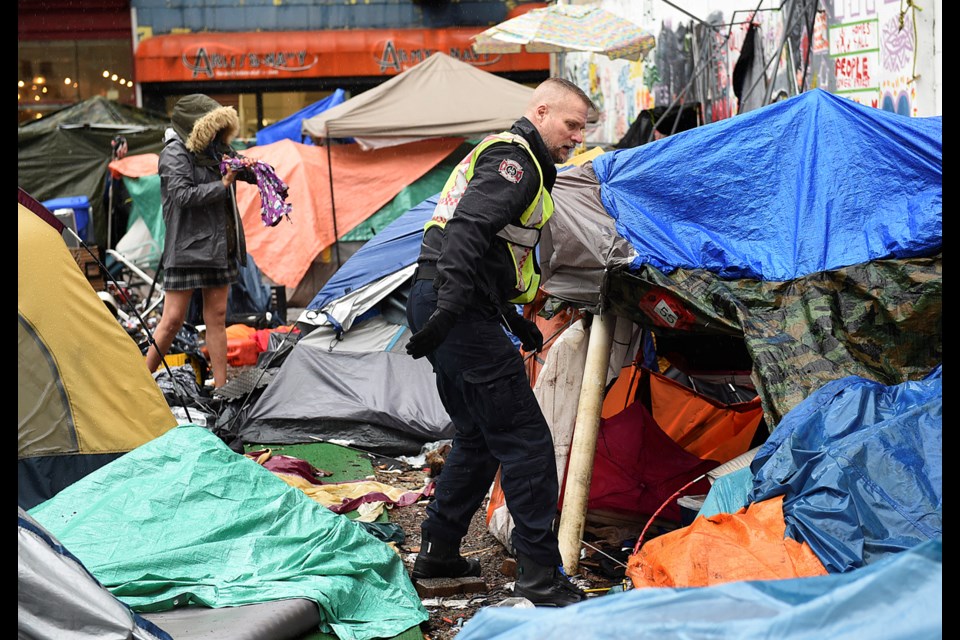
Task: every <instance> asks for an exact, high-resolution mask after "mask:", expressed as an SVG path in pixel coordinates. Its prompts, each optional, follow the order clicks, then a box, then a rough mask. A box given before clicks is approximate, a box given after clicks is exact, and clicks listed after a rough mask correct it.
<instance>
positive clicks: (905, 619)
mask: <svg viewBox="0 0 960 640" xmlns="http://www.w3.org/2000/svg"><path fill="white" fill-rule="evenodd" d="M738 117H739V116H738ZM942 637H943V542H942V540H935V541H930V542H927V543H924V544H922V545H919V546H917V547H916V548H914V549H911V550H909V551H905V552H903V553H899V554H895V555H892V556H889V557H888V558H886V559H885V560H884V561H882V562H878V563H877V564H874V565H871V566H869V567H864V568H861V569H857V570H855V571H851V572H850V573H844V574H830V575H825V576H816V577H813V578H792V579H789V580H767V581H755V582H729V583H725V584H721V585H716V586H712V587H701V588H687V589H667V588H662V589H660V588H646V589H634V590H631V591H627V592H625V593H618V594H611V595H607V596H603V597H599V598H594V599H590V600H587V601H586V602H583V603H580V604H576V605H572V606H569V607H564V608H563V609H546V608H535V609H516V608H497V607H487V608H485V609H482V610H480V612H479V613H477V615H476V616H474V617H473V619H472V620H470V621H469V622H467V623H466V624H465V625H464V627H463V630H462V631H461V632H460V633H459V634H458V635H457V640H481V639H482V640H543V638H590V640H607V639H609V640H624V639H625V638H683V639H684V640H700V639H703V640H727V639H729V640H741V639H742V638H753V639H759V638H770V639H776V640H800V639H804V640H806V639H810V640H815V639H816V640H819V639H821V638H829V639H830V640H861V639H862V638H883V639H884V640H901V639H902V640H917V638H942Z"/></svg>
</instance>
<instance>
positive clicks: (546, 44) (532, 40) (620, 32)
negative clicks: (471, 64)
mask: <svg viewBox="0 0 960 640" xmlns="http://www.w3.org/2000/svg"><path fill="white" fill-rule="evenodd" d="M654 44H655V39H654V37H653V35H651V34H650V33H648V32H646V31H644V30H643V29H642V28H641V27H640V26H639V25H637V24H635V23H633V22H631V21H629V20H627V19H625V18H621V17H620V16H618V15H616V14H614V13H610V12H609V11H606V10H604V9H601V8H599V7H597V6H595V5H569V4H554V5H550V6H547V7H543V8H539V9H531V10H530V11H528V12H526V13H524V14H522V15H519V16H517V17H516V18H511V19H509V20H506V21H505V22H501V23H500V24H498V25H495V26H493V27H490V28H489V29H487V30H486V31H484V32H482V33H479V34H477V35H476V36H474V43H473V50H474V51H475V52H476V53H519V52H520V51H522V50H524V49H525V50H526V51H527V52H529V53H563V52H569V51H584V52H593V53H599V54H603V55H605V56H607V57H608V58H613V59H617V58H624V59H627V60H634V61H636V60H640V59H641V58H643V57H644V56H645V55H646V54H647V52H649V51H650V50H651V49H653V47H654Z"/></svg>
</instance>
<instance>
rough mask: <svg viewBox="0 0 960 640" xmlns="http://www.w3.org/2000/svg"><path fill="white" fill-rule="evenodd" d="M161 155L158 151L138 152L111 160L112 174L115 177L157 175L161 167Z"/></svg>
mask: <svg viewBox="0 0 960 640" xmlns="http://www.w3.org/2000/svg"><path fill="white" fill-rule="evenodd" d="M159 164H160V156H159V155H158V154H156V153H137V154H134V155H132V156H124V157H123V158H119V159H117V160H113V161H111V162H110V165H109V167H110V174H111V175H112V176H113V177H114V178H119V177H121V176H126V177H127V178H142V177H144V176H155V175H157V172H158V171H159V170H160V169H159Z"/></svg>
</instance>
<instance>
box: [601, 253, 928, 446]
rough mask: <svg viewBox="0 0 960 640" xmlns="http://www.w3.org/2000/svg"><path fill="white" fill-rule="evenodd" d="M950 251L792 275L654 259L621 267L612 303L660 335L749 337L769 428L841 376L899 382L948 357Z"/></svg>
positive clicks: (613, 280) (612, 285)
mask: <svg viewBox="0 0 960 640" xmlns="http://www.w3.org/2000/svg"><path fill="white" fill-rule="evenodd" d="M942 276H943V273H942V254H937V255H936V256H933V257H928V258H912V259H905V260H877V261H873V262H867V263H863V264H858V265H853V266H850V267H846V268H843V269H836V270H833V271H824V272H821V273H815V274H812V275H809V276H806V277H802V278H798V279H796V280H791V281H786V282H771V281H758V280H724V279H721V278H720V277H718V276H717V275H716V274H714V273H711V272H709V271H705V270H700V269H696V270H685V269H677V270H675V271H673V272H672V273H671V274H670V275H669V276H666V275H664V274H663V273H662V272H660V271H658V270H657V269H655V268H653V267H650V266H645V267H644V268H643V269H641V270H640V271H638V272H627V271H621V272H617V273H613V274H611V276H610V278H609V279H608V281H607V283H606V291H605V293H606V295H607V298H608V300H609V302H610V305H611V307H610V308H611V310H612V311H613V312H614V313H616V314H617V315H625V316H628V317H631V318H632V319H634V320H635V321H636V322H638V323H641V324H647V325H649V324H651V323H652V324H653V325H654V326H655V327H656V331H657V333H658V334H664V335H670V334H677V333H679V332H686V331H690V330H694V331H696V332H700V333H714V334H717V335H737V334H740V335H742V336H743V339H744V343H745V344H746V348H747V351H748V352H749V354H750V356H751V358H752V359H753V372H752V378H753V381H754V384H755V385H756V387H757V391H758V393H759V394H760V397H761V400H762V402H763V407H764V414H765V418H766V421H767V425H768V427H769V428H770V429H771V430H772V429H773V428H774V427H775V426H776V425H777V423H779V421H780V419H781V418H782V417H783V416H784V414H786V413H787V412H788V411H790V409H792V408H793V407H795V406H796V405H797V404H798V403H799V402H800V401H802V400H803V399H804V398H806V397H807V396H808V395H810V394H811V393H812V392H813V391H815V390H816V389H818V388H819V387H821V386H823V385H824V384H826V383H827V382H830V381H831V380H836V379H839V378H842V377H845V376H853V375H855V376H861V377H865V378H869V379H872V380H876V381H878V382H881V383H883V384H888V385H893V384H898V383H901V382H904V381H906V380H917V379H920V378H922V377H924V376H926V375H927V374H928V373H929V372H930V371H931V370H932V369H933V368H934V367H936V366H937V365H939V364H941V363H942V361H943V331H942V330H943V325H942V312H943V301H942V286H943V277H942Z"/></svg>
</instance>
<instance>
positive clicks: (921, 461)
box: [749, 367, 943, 573]
mask: <svg viewBox="0 0 960 640" xmlns="http://www.w3.org/2000/svg"><path fill="white" fill-rule="evenodd" d="M941 371H942V367H937V369H936V370H935V372H934V375H931V376H928V377H927V378H926V379H924V380H919V381H908V382H904V383H901V384H899V385H894V386H886V385H883V384H879V383H877V382H873V381H871V380H866V379H864V378H860V377H856V376H851V377H847V378H842V379H840V380H834V381H833V382H829V383H827V384H825V385H824V386H823V387H821V388H820V389H818V390H817V391H815V392H814V393H813V394H811V395H810V396H809V397H807V398H806V399H805V400H804V401H803V402H801V403H800V404H799V405H797V406H796V407H795V408H794V409H793V410H792V411H790V412H789V413H788V414H787V415H786V416H784V418H783V420H782V421H781V422H780V424H779V425H777V428H776V429H775V430H774V431H773V433H772V434H771V436H770V438H769V439H768V440H767V442H766V443H765V444H764V445H763V446H762V447H761V448H760V450H759V451H758V452H757V455H756V457H755V458H754V460H753V462H752V464H751V470H752V471H753V474H754V488H753V491H752V492H751V493H750V496H749V500H750V501H751V502H759V501H761V500H767V499H769V498H772V497H774V496H778V495H781V494H782V495H783V496H784V500H783V513H784V521H785V522H786V525H787V530H786V533H787V535H789V536H790V537H792V538H794V539H795V540H800V541H803V542H806V543H808V544H809V545H810V547H811V548H812V549H813V552H814V553H815V554H816V555H817V557H818V558H819V559H820V561H821V562H822V563H823V565H824V567H826V569H827V571H830V572H831V573H834V572H844V571H850V570H851V569H854V568H856V567H860V566H863V565H870V564H872V563H874V562H876V561H877V560H879V559H882V558H884V557H887V556H889V555H891V554H895V553H897V552H900V551H903V550H904V549H910V548H912V547H914V546H916V545H918V544H920V543H922V542H925V541H927V540H930V539H935V538H940V537H942V535H943V413H942V412H943V378H942V374H941Z"/></svg>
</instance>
